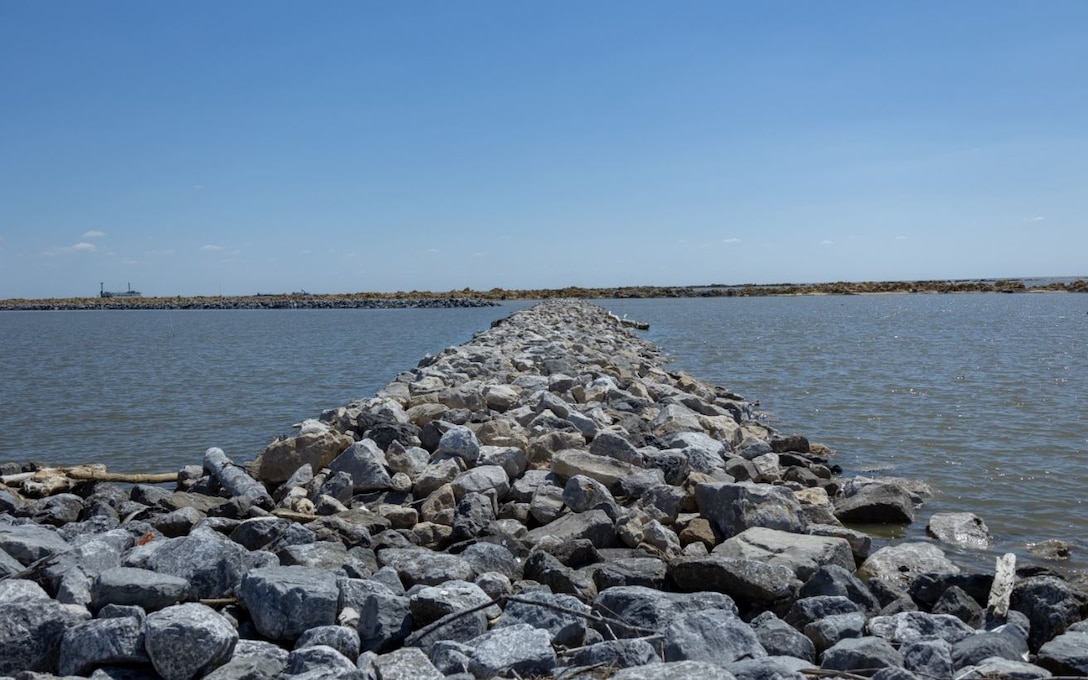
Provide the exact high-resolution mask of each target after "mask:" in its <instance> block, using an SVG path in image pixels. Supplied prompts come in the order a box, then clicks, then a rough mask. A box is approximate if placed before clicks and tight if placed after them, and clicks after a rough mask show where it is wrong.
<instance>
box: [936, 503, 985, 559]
mask: <svg viewBox="0 0 1088 680" xmlns="http://www.w3.org/2000/svg"><path fill="white" fill-rule="evenodd" d="M926 533H927V534H929V535H930V536H932V537H934V538H936V539H937V540H938V541H941V542H942V543H948V544H949V545H954V546H957V547H960V548H969V549H972V550H985V549H987V548H989V547H990V543H991V542H992V541H993V536H992V535H991V534H990V529H989V528H988V527H987V526H986V523H985V522H983V521H982V518H981V517H979V516H978V515H976V514H974V513H971V512H938V513H935V514H934V515H933V516H932V517H930V518H929V524H927V525H926Z"/></svg>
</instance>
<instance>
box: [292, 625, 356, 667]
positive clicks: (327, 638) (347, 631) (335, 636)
mask: <svg viewBox="0 0 1088 680" xmlns="http://www.w3.org/2000/svg"><path fill="white" fill-rule="evenodd" d="M318 645H324V646H326V647H332V648H333V649H335V650H336V651H337V652H339V653H340V654H342V655H344V656H345V657H347V658H348V659H352V660H354V659H357V658H358V657H359V633H358V632H357V631H356V630H355V629H354V628H348V627H346V626H315V627H314V628H310V629H309V630H307V631H305V632H303V633H302V635H299V636H298V639H297V640H295V649H302V648H303V647H316V646H318Z"/></svg>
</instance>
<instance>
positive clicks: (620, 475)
mask: <svg viewBox="0 0 1088 680" xmlns="http://www.w3.org/2000/svg"><path fill="white" fill-rule="evenodd" d="M638 470H639V468H638V467H636V466H634V465H631V464H630V463H625V462H623V461H621V460H617V459H615V458H609V457H608V456H598V455H596V454H593V453H590V452H588V451H581V450H578V449H564V450H562V451H559V452H558V453H556V454H555V455H554V456H553V457H552V472H554V473H555V474H556V475H557V476H559V477H560V478H561V479H563V480H567V479H570V478H571V477H574V476H575V475H585V476H586V477H591V478H593V479H595V480H597V481H598V482H600V483H601V484H604V485H605V486H606V487H608V488H609V489H611V488H612V487H613V485H615V484H616V483H617V482H619V481H620V480H622V479H624V478H625V477H627V476H628V475H632V474H635V473H636V472H637V471H638Z"/></svg>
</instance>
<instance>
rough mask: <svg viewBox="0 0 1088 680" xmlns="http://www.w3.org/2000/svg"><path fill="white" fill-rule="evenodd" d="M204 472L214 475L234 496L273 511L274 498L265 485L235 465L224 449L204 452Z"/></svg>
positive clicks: (212, 449)
mask: <svg viewBox="0 0 1088 680" xmlns="http://www.w3.org/2000/svg"><path fill="white" fill-rule="evenodd" d="M204 471H205V472H207V473H208V474H210V475H213V476H214V477H215V478H216V480H218V482H219V484H220V485H221V486H222V487H223V488H224V489H226V490H227V491H229V492H230V493H231V495H232V496H235V497H238V498H241V499H243V500H246V501H248V502H250V503H252V504H253V505H256V506H257V507H259V508H264V509H265V510H268V509H271V508H272V506H273V505H274V503H273V501H272V496H270V495H269V494H268V490H267V489H265V488H264V485H263V484H261V483H260V482H258V481H257V480H256V479H253V478H252V477H250V476H249V475H248V474H246V472H245V470H243V469H242V468H241V467H239V466H237V465H235V464H234V461H232V460H231V459H230V458H227V454H225V453H223V449H220V448H216V447H214V446H213V447H212V448H210V449H208V450H207V451H205V452H204Z"/></svg>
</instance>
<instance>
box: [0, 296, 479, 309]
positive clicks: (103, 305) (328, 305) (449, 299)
mask: <svg viewBox="0 0 1088 680" xmlns="http://www.w3.org/2000/svg"><path fill="white" fill-rule="evenodd" d="M494 306H496V303H495V302H493V301H491V300H485V299H482V298H479V297H473V296H465V295H458V294H454V293H450V294H445V295H435V294H418V295H412V294H410V293H409V294H396V295H385V296H383V295H379V294H375V293H356V294H353V295H310V294H298V293H296V294H292V295H243V296H232V297H224V296H214V297H203V296H202V297H97V298H48V299H43V300H21V299H14V300H0V311H9V312H16V311H24V312H44V311H53V312H59V311H89V310H140V309H177V310H187V309H215V310H224V309H227V310H230V309H445V308H456V307H494Z"/></svg>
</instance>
